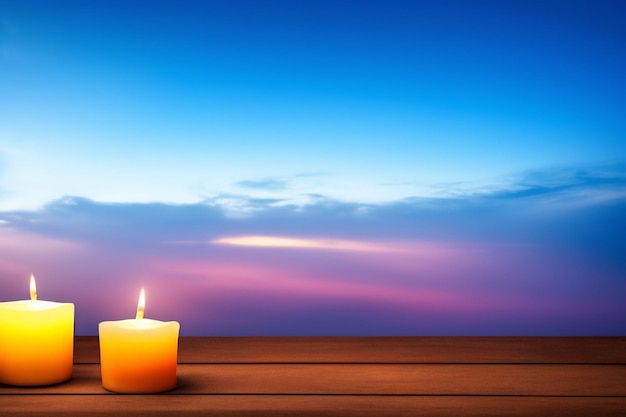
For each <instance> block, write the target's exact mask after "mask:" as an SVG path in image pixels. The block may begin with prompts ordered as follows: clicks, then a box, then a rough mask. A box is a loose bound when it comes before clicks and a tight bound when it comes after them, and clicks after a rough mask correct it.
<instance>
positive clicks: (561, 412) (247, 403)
mask: <svg viewBox="0 0 626 417" xmlns="http://www.w3.org/2000/svg"><path fill="white" fill-rule="evenodd" d="M0 401H1V402H0V407H1V408H0V410H1V411H2V415H7V416H12V417H35V416H36V417H39V416H42V415H45V416H47V417H61V416H71V415H89V417H105V416H111V415H123V416H131V417H135V416H157V417H160V416H176V417H187V416H189V417H191V416H205V415H211V416H229V417H237V416H248V417H249V416H258V415H262V416H268V417H287V416H326V417H330V416H345V417H369V416H372V417H373V416H376V417H386V416H419V415H428V416H432V417H448V416H455V417H456V416H461V415H462V416H469V417H473V416H503V417H509V416H551V417H583V416H584V417H587V416H605V417H623V416H624V415H625V414H626V399H625V398H579V397H573V398H563V397H428V396H426V397H385V396H376V397H373V396H365V397H361V396H317V395H314V396H265V395H261V396H250V395H232V396H224V395H215V396H213V395H209V396H202V395H193V396H173V395H169V396H167V395H161V396H159V395H110V396H100V395H77V396H73V395H66V396H55V395H36V396H5V397H0Z"/></svg>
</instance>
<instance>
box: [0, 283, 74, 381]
mask: <svg viewBox="0 0 626 417" xmlns="http://www.w3.org/2000/svg"><path fill="white" fill-rule="evenodd" d="M30 298H31V299H30V300H23V301H8V302H4V303H0V382H1V383H3V384H9V385H22V386H30V385H49V384H56V383H59V382H63V381H67V380H68V379H70V378H71V377H72V362H73V356H74V304H71V303H54V302H52V301H42V300H37V289H36V287H35V278H34V277H33V276H32V275H31V277H30Z"/></svg>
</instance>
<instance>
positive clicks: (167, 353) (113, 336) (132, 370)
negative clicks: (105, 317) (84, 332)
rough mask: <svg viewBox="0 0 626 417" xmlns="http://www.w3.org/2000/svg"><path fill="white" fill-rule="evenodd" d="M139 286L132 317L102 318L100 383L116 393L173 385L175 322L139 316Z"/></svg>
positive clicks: (141, 304)
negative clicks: (133, 317)
mask: <svg viewBox="0 0 626 417" xmlns="http://www.w3.org/2000/svg"><path fill="white" fill-rule="evenodd" d="M144 308H145V293H144V290H143V288H142V289H141V293H140V295H139V302H138V303H137V315H136V317H135V319H134V320H133V319H130V320H119V321H103V322H101V323H100V324H99V326H98V331H99V335H100V367H101V371H102V386H103V387H104V388H105V389H107V390H109V391H113V392H120V393H136V394H138V393H153V392H162V391H168V390H171V389H173V388H175V387H176V356H177V352H178V331H179V330H180V325H179V324H178V322H175V321H170V322H162V321H158V320H150V319H145V318H143V315H144Z"/></svg>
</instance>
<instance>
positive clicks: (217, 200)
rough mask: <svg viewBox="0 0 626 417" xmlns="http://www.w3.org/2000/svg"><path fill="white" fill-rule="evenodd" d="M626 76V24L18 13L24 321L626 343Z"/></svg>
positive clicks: (414, 13) (420, 13)
mask: <svg viewBox="0 0 626 417" xmlns="http://www.w3.org/2000/svg"><path fill="white" fill-rule="evenodd" d="M624 50H626V3H625V2H623V1H619V0H615V1H556V0H548V1H545V0H544V1H499V0H498V1H481V0H473V1H467V0H463V1H447V0H440V1H421V0H414V1H393V0H392V1H358V2H357V1H303V2H294V1H237V0H235V1H220V2H213V1H206V2H192V1H178V2H171V1H150V2H147V1H145V2H144V1H132V2H128V1H93V2H85V1H55V2H48V1H29V0H26V1H17V0H16V1H10V0H0V301H4V300H11V299H20V298H26V297H27V296H28V277H29V275H30V273H31V272H32V273H35V275H36V276H37V278H38V287H39V291H40V298H42V299H52V300H57V301H71V302H74V303H75V304H76V306H77V319H76V320H77V321H76V326H77V332H78V333H79V334H95V332H96V330H97V323H98V321H102V320H114V319H121V318H126V317H132V316H133V314H134V311H133V310H134V306H135V304H136V297H137V295H138V292H139V288H140V287H141V286H142V285H144V286H146V295H147V307H146V317H150V316H152V317H154V318H159V319H163V320H166V319H171V320H178V321H180V322H181V332H182V334H199V335H205V334H211V335H212V334H222V335H251V334H255V335H256V334H259V335H263V334H268V335H269V334H287V335H293V334H334V335H341V334H349V335H353V334H416V335H419V334H437V335H438V334H496V335H499V334H558V335H562V334H590V335H602V334H606V335H616V334H619V335H625V334H626V260H624V259H623V258H626V256H624V254H625V253H626V76H625V75H624V74H626V54H624ZM151 303H154V304H151Z"/></svg>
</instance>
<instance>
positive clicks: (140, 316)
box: [135, 307, 144, 320]
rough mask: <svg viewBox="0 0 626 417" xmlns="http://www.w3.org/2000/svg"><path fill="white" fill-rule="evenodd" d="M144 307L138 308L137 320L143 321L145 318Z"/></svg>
mask: <svg viewBox="0 0 626 417" xmlns="http://www.w3.org/2000/svg"><path fill="white" fill-rule="evenodd" d="M143 311H144V310H143V307H137V315H136V316H135V319H137V320H138V319H142V318H143Z"/></svg>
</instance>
